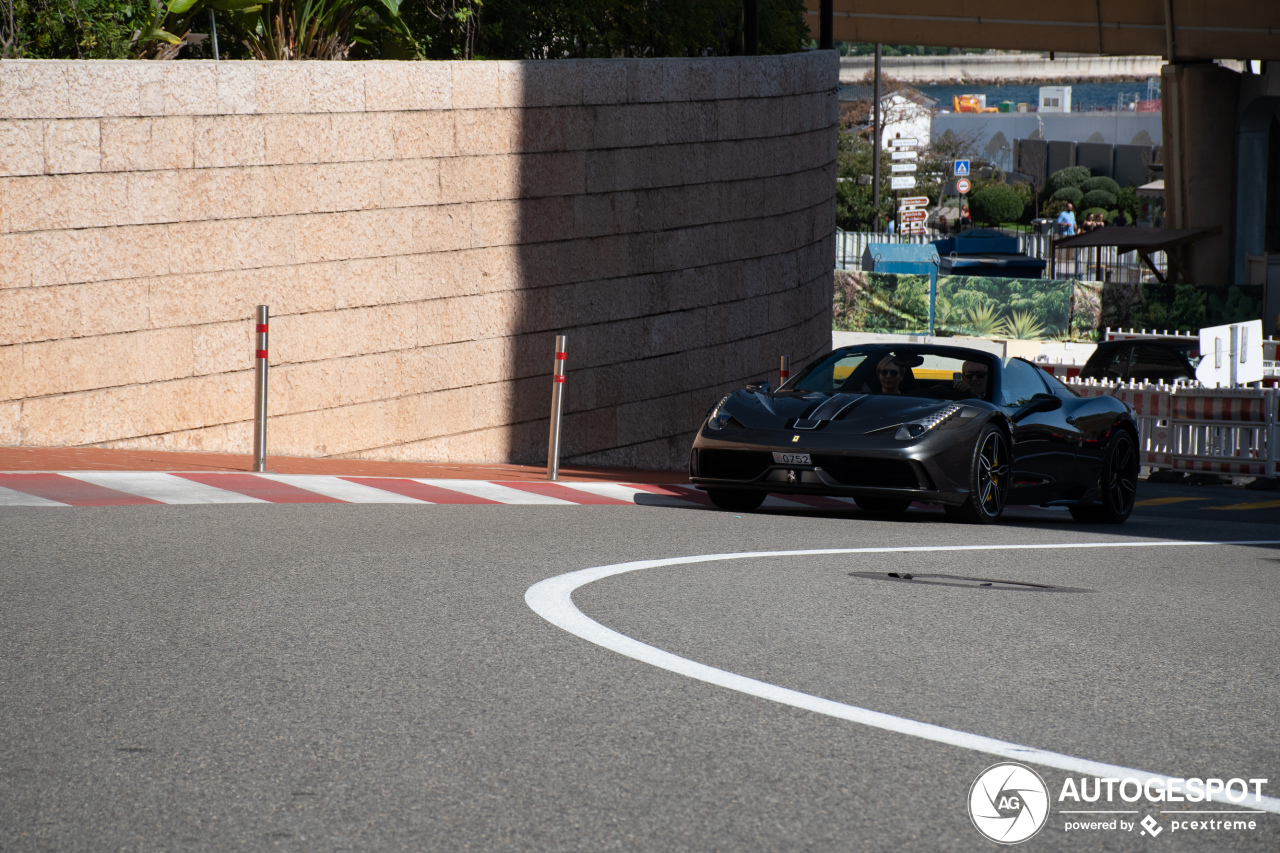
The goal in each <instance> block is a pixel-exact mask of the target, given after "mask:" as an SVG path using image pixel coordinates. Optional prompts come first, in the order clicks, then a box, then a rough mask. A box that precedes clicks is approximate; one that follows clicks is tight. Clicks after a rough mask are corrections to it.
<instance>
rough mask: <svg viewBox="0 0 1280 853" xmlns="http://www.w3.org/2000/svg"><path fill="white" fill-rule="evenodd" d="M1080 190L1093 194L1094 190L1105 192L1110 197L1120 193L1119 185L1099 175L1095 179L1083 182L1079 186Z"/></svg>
mask: <svg viewBox="0 0 1280 853" xmlns="http://www.w3.org/2000/svg"><path fill="white" fill-rule="evenodd" d="M1080 189H1082V190H1084V191H1085V192H1086V193H1090V192H1093V191H1094V190H1106V191H1107V192H1109V193H1111V194H1112V195H1115V194H1116V193H1118V192H1120V185H1119V184H1117V183H1116V182H1115V181H1113V180H1111V179H1110V178H1108V177H1105V176H1103V175H1099V176H1098V177H1096V178H1090V179H1089V180H1087V181H1085V182H1084V183H1083V184H1081V185H1080Z"/></svg>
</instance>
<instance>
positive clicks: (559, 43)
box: [476, 0, 809, 59]
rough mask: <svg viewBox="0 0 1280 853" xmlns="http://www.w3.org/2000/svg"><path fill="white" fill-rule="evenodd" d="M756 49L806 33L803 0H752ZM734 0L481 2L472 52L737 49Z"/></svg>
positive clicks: (797, 40)
mask: <svg viewBox="0 0 1280 853" xmlns="http://www.w3.org/2000/svg"><path fill="white" fill-rule="evenodd" d="M759 8H760V12H759V22H760V52H761V53H793V52H795V51H797V50H800V49H801V47H802V46H803V45H804V43H805V41H806V40H807V39H808V38H809V30H808V26H807V25H806V24H805V22H804V8H805V7H804V2H803V0H760V7H759ZM742 37H743V31H742V3H741V0H692V2H689V0H686V2H676V0H559V2H557V0H486V2H484V4H483V5H482V6H481V7H480V10H479V22H478V30H477V36H476V55H478V56H484V57H486V58H490V59H562V58H589V57H658V56H728V55H733V54H740V53H742Z"/></svg>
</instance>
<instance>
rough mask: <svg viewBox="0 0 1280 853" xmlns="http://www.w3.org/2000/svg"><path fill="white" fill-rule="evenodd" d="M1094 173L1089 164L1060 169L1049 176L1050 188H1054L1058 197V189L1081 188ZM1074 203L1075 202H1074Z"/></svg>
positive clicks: (1055, 195)
mask: <svg viewBox="0 0 1280 853" xmlns="http://www.w3.org/2000/svg"><path fill="white" fill-rule="evenodd" d="M1092 174H1093V172H1091V171H1090V170H1089V167H1088V166H1068V167H1067V168H1065V169H1059V170H1058V171H1056V172H1054V173H1053V174H1052V175H1050V176H1049V188H1050V189H1051V190H1053V193H1054V197H1055V198H1056V197H1057V193H1058V190H1061V189H1065V188H1067V187H1071V188H1073V189H1080V187H1081V185H1082V184H1084V182H1085V181H1087V180H1089V177H1090V176H1091V175H1092ZM1072 203H1073V204H1074V202H1072Z"/></svg>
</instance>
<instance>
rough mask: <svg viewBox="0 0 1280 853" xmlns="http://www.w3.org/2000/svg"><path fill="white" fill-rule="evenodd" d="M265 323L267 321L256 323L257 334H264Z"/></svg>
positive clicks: (265, 331)
mask: <svg viewBox="0 0 1280 853" xmlns="http://www.w3.org/2000/svg"><path fill="white" fill-rule="evenodd" d="M267 325H268V324H267V323H259V324H258V332H259V334H263V335H265V334H266V333H267Z"/></svg>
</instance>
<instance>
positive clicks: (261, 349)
mask: <svg viewBox="0 0 1280 853" xmlns="http://www.w3.org/2000/svg"><path fill="white" fill-rule="evenodd" d="M269 315H270V311H269V310H268V308H267V306H266V305H259V306H258V316H257V329H256V332H255V334H256V336H257V341H256V344H257V346H256V347H255V349H254V356H253V364H254V370H253V375H254V394H253V470H255V471H257V472H259V473H262V472H263V471H266V470H267V367H268V362H267V342H268V341H267V337H268V335H267V332H268V322H269V320H270V316H269Z"/></svg>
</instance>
